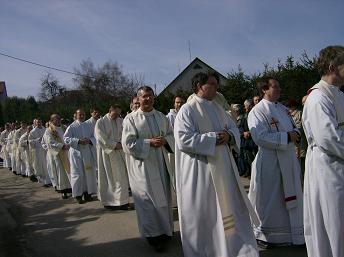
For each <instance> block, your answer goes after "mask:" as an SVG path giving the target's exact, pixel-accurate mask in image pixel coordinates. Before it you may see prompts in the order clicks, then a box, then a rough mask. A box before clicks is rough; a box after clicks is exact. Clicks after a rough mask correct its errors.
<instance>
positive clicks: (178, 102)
mask: <svg viewBox="0 0 344 257" xmlns="http://www.w3.org/2000/svg"><path fill="white" fill-rule="evenodd" d="M184 103H185V100H184V98H183V97H181V96H175V97H174V98H173V107H174V108H173V109H170V112H169V113H168V114H167V115H166V117H167V119H168V120H169V122H170V125H171V127H172V129H173V127H174V121H175V119H176V117H177V113H178V111H179V110H180V107H182V105H183V104H184Z"/></svg>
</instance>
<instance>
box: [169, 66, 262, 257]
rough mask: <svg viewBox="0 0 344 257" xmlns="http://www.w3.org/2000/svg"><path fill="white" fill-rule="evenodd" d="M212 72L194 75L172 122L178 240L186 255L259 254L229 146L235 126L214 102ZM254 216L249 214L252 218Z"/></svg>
mask: <svg viewBox="0 0 344 257" xmlns="http://www.w3.org/2000/svg"><path fill="white" fill-rule="evenodd" d="M218 79H219V78H218V75H217V74H216V73H211V72H209V73H203V72H200V73H197V74H196V75H195V76H194V78H193V80H192V85H193V89H194V91H195V94H196V95H195V96H194V97H193V98H192V99H191V100H190V101H188V102H187V103H186V104H185V105H183V106H182V108H181V109H180V111H179V113H178V115H177V117H176V121H175V124H174V136H175V140H176V149H175V151H176V152H175V160H176V162H175V165H176V188H177V200H178V212H179V223H180V231H181V238H182V244H183V251H184V255H185V256H187V257H199V256H211V257H234V256H246V257H253V256H256V257H258V256H259V253H258V250H257V244H256V240H255V237H254V234H253V231H252V226H251V221H250V215H249V210H251V214H252V215H253V219H254V220H257V218H256V217H255V216H254V215H255V214H254V212H253V208H252V206H251V204H250V202H249V200H248V198H247V195H246V192H245V190H244V187H243V185H242V184H241V182H240V178H239V176H238V173H237V167H236V164H235V162H234V159H233V156H232V152H231V147H233V148H235V149H236V150H239V149H240V135H239V130H238V128H237V127H236V124H235V123H234V122H233V120H232V119H231V118H230V117H229V115H228V114H227V113H226V112H225V110H224V109H223V108H222V107H221V106H220V105H218V104H217V103H216V102H215V101H213V100H214V98H215V96H216V90H217V88H218ZM254 217H255V218H254Z"/></svg>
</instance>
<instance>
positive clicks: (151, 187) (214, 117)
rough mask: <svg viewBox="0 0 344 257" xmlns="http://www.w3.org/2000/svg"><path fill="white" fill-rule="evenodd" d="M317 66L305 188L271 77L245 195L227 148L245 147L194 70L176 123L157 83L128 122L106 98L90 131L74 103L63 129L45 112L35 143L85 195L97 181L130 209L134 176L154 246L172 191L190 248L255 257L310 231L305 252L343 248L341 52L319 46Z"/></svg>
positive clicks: (334, 252)
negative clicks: (157, 94)
mask: <svg viewBox="0 0 344 257" xmlns="http://www.w3.org/2000/svg"><path fill="white" fill-rule="evenodd" d="M319 63H320V64H321V65H320V67H321V70H320V71H321V75H322V80H321V82H320V83H319V84H317V85H316V86H314V87H313V88H312V89H311V92H310V95H309V97H308V99H307V101H306V103H305V109H304V116H303V123H304V129H305V135H306V137H307V141H308V143H309V144H310V146H309V147H308V153H307V158H306V177H305V193H304V194H303V192H302V187H301V172H300V165H299V161H298V159H297V156H296V153H295V145H296V144H298V142H299V141H300V135H301V134H300V131H299V130H298V128H297V127H296V126H295V124H294V122H293V120H292V118H291V117H290V115H289V114H288V109H287V108H286V107H285V106H284V105H282V104H280V103H278V99H279V97H280V94H281V88H280V86H279V82H278V81H277V80H276V79H274V78H265V79H263V80H262V81H260V82H259V83H258V85H257V87H258V90H259V92H260V94H261V97H262V100H261V101H260V102H259V103H258V104H257V105H255V107H253V108H252V110H251V111H250V112H249V114H248V116H247V123H248V128H249V132H250V135H251V137H252V139H253V141H254V142H255V144H256V145H257V146H258V152H257V155H256V156H255V159H254V161H253V163H252V179H251V184H250V189H249V194H248V196H247V194H246V192H245V190H244V187H243V185H242V184H241V181H240V178H239V176H238V170H237V165H236V162H235V160H234V158H233V154H232V153H233V150H234V151H236V152H239V150H240V143H241V139H240V132H239V129H238V127H237V125H236V123H235V121H234V120H233V118H232V117H231V115H230V113H228V112H227V111H226V110H228V108H227V107H228V106H226V104H225V101H223V97H222V96H221V95H220V94H219V93H218V92H217V90H218V83H219V78H218V75H217V74H216V73H212V72H209V73H202V72H201V73H198V74H196V75H195V76H194V77H193V79H192V86H193V90H194V94H193V95H191V96H190V97H189V99H188V100H187V103H186V104H184V105H183V106H182V107H181V108H180V109H179V111H178V112H176V113H177V114H176V115H173V120H174V122H173V126H171V125H170V123H169V120H168V118H167V117H166V116H165V115H164V114H162V113H161V112H159V111H157V110H155V109H154V107H153V105H154V91H153V90H152V89H151V88H150V87H141V88H139V90H138V92H137V98H136V100H137V101H138V103H139V106H140V107H139V108H138V109H137V110H134V111H133V112H131V113H130V114H128V115H127V116H126V117H125V119H124V120H121V119H120V118H119V114H120V109H119V107H118V106H112V107H111V108H110V110H109V113H108V114H107V115H105V116H104V117H103V118H101V119H99V120H98V121H97V122H96V123H95V127H94V130H93V129H92V127H91V126H90V125H88V124H86V122H84V121H83V120H84V113H83V111H82V110H78V111H77V112H76V121H74V122H73V123H72V124H71V125H70V126H69V127H68V128H67V130H66V131H65V132H64V134H63V132H62V130H61V129H60V128H59V123H58V122H56V121H57V120H58V119H57V117H58V115H52V117H51V120H50V124H49V127H48V129H47V130H46V131H45V134H44V136H43V138H42V142H43V141H44V142H45V143H46V144H47V150H48V152H49V151H51V158H53V159H54V160H55V162H49V163H50V164H51V165H53V164H55V165H56V166H60V167H63V169H62V168H61V170H62V172H61V173H63V174H64V175H65V176H66V177H67V179H66V181H70V182H71V185H72V186H71V187H72V192H73V196H74V197H76V199H78V198H77V197H79V199H80V197H81V196H84V197H85V200H86V201H87V200H88V199H87V198H88V196H89V195H91V194H92V193H94V191H95V190H97V189H96V188H97V186H98V197H99V199H100V201H102V202H103V199H105V198H106V199H110V198H111V197H110V198H108V197H109V196H113V198H112V199H110V200H109V203H107V204H109V206H111V204H114V205H115V206H123V205H124V206H125V207H126V203H127V200H123V199H128V194H127V191H128V190H127V189H128V186H129V184H130V187H131V190H132V195H133V198H134V202H135V207H136V211H137V218H138V224H139V230H140V233H141V235H142V236H143V237H145V238H146V239H147V240H148V243H149V244H150V245H152V246H153V247H154V248H155V250H157V251H161V250H163V249H164V247H165V246H166V244H167V243H168V241H169V240H170V239H171V237H172V235H173V219H172V203H171V196H172V193H173V191H172V188H174V189H175V191H176V195H177V203H178V213H179V224H180V231H181V239H182V244H183V251H184V254H185V256H188V257H192V256H195V257H196V256H215V257H217V256H259V253H258V249H257V242H258V244H259V245H260V246H264V247H271V246H274V245H280V244H283V245H285V244H294V245H300V244H304V243H305V238H306V244H307V250H308V252H309V254H310V256H315V257H319V256H335V257H339V256H343V255H344V247H343V246H342V245H341V244H340V242H342V241H343V239H344V238H343V226H342V223H343V221H342V216H343V210H342V208H341V201H342V200H343V194H342V188H343V179H342V176H341V175H342V171H343V168H344V166H343V163H342V161H343V150H344V141H343V138H344V132H343V122H344V120H343V117H344V116H343V110H344V95H343V93H341V92H340V90H339V89H338V88H339V86H341V85H343V84H344V71H343V70H344V48H343V47H328V48H326V49H324V50H323V51H321V53H320V57H319ZM176 109H178V107H176ZM171 115H172V114H171ZM319 117H320V120H319ZM51 124H52V125H51ZM172 128H173V129H172ZM92 132H93V133H94V135H93V136H92ZM16 133H17V132H15V134H16ZM16 137H17V135H16ZM7 138H8V137H7ZM28 141H29V140H28ZM42 145H43V144H42ZM42 147H43V146H42ZM92 147H93V148H94V147H96V149H97V154H96V156H97V165H94V161H93V164H92V161H91V160H92V156H94V154H93V153H92V149H93V148H92ZM67 151H68V152H67ZM62 153H65V154H62ZM67 153H68V154H69V159H68V157H67ZM172 157H173V158H172ZM57 160H58V161H57ZM172 160H174V161H172ZM16 161H17V159H16ZM19 162H20V160H19ZM58 164H59V165H58ZM68 164H69V170H70V171H69V170H68ZM48 166H49V165H48ZM16 167H17V166H16ZM50 169H51V170H52V168H51V167H50ZM96 169H98V184H97V183H96V181H97V178H96V176H95V174H96V172H95V170H96ZM329 171H331V172H330V173H329ZM88 172H89V173H90V174H88ZM60 175H61V174H60ZM127 176H128V177H127ZM56 178H58V179H57V180H60V177H59V175H57V176H56V177H55V179H56ZM128 180H129V184H128ZM90 181H92V183H90ZM93 182H95V183H93ZM55 183H57V182H56V181H55ZM60 189H61V188H60ZM102 191H103V192H105V194H104V196H102V193H101V192H102ZM122 196H123V198H122ZM106 201H107V200H104V203H105V202H106ZM304 203H305V207H304ZM104 205H105V204H104ZM105 206H108V205H105ZM256 240H258V241H256Z"/></svg>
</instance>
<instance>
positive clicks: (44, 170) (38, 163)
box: [28, 118, 51, 186]
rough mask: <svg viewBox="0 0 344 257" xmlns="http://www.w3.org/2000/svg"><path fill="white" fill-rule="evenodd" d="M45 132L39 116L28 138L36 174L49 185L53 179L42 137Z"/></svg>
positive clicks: (42, 182)
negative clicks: (49, 170) (51, 178)
mask: <svg viewBox="0 0 344 257" xmlns="http://www.w3.org/2000/svg"><path fill="white" fill-rule="evenodd" d="M44 133H45V127H43V126H42V120H41V119H40V118H37V119H36V126H35V128H33V129H32V130H31V132H30V134H29V137H28V140H29V144H30V146H31V148H32V150H33V155H34V162H33V168H34V170H35V175H36V177H37V179H38V182H39V183H41V184H43V185H44V186H48V185H50V184H51V181H50V178H49V173H48V166H47V153H46V150H44V149H43V146H42V138H43V135H44Z"/></svg>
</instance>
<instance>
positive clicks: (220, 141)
mask: <svg viewBox="0 0 344 257" xmlns="http://www.w3.org/2000/svg"><path fill="white" fill-rule="evenodd" d="M230 139H231V136H230V135H229V134H228V132H227V131H220V132H216V144H217V145H224V144H228V142H229V141H230Z"/></svg>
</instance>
